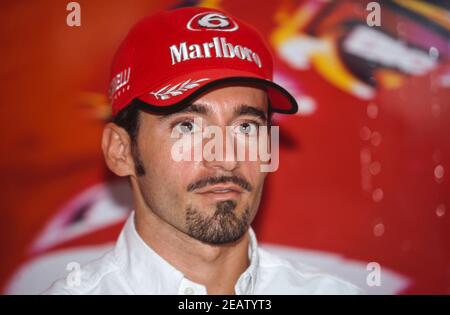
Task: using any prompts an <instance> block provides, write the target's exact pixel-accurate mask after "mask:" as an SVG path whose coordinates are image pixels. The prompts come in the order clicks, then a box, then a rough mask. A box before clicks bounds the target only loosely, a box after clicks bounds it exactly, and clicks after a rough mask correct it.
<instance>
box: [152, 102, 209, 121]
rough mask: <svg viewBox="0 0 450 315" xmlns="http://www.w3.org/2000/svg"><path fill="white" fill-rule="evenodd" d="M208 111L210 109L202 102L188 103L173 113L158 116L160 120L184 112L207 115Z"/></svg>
mask: <svg viewBox="0 0 450 315" xmlns="http://www.w3.org/2000/svg"><path fill="white" fill-rule="evenodd" d="M209 112H210V110H209V109H208V107H206V106H205V105H203V104H190V105H189V106H187V107H185V108H183V109H182V110H179V111H177V112H174V113H170V114H167V115H163V116H161V117H159V119H160V120H164V119H167V118H169V117H172V116H175V115H178V114H185V113H195V114H203V115H208V114H209Z"/></svg>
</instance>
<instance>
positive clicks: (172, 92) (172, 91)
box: [150, 78, 209, 100]
mask: <svg viewBox="0 0 450 315" xmlns="http://www.w3.org/2000/svg"><path fill="white" fill-rule="evenodd" d="M207 80H209V78H202V79H198V80H194V81H192V79H188V80H186V81H184V82H180V83H178V84H175V85H174V86H173V87H170V84H169V85H166V86H165V87H163V88H162V89H160V90H159V91H157V92H150V94H152V95H154V96H155V97H156V99H157V100H159V99H160V100H167V99H169V98H171V97H172V96H177V95H181V94H183V93H184V92H186V91H187V90H190V89H193V88H195V87H197V86H199V85H200V84H199V83H200V82H203V81H207Z"/></svg>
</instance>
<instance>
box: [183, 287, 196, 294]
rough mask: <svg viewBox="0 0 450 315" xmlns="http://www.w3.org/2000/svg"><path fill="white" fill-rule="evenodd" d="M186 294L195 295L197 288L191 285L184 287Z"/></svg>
mask: <svg viewBox="0 0 450 315" xmlns="http://www.w3.org/2000/svg"><path fill="white" fill-rule="evenodd" d="M184 294H186V295H193V294H195V290H194V289H193V288H191V287H187V288H186V289H184Z"/></svg>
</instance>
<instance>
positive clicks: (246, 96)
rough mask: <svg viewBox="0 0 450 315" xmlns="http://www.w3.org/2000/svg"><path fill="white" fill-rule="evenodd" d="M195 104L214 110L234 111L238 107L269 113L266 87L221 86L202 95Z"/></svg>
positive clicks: (248, 85) (247, 85)
mask: <svg viewBox="0 0 450 315" xmlns="http://www.w3.org/2000/svg"><path fill="white" fill-rule="evenodd" d="M193 103H201V104H204V105H205V106H208V107H210V109H212V110H234V109H235V108H236V107H237V106H242V105H246V106H252V107H255V108H258V109H261V110H264V111H267V107H268V96H267V92H266V91H265V89H264V87H262V86H259V85H256V84H255V85H253V84H245V85H232V84H227V85H221V86H217V87H214V88H212V89H210V90H208V91H207V92H206V93H204V94H202V95H200V96H199V97H198V98H196V99H195V100H194V102H193Z"/></svg>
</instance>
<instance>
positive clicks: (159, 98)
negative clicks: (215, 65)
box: [136, 69, 298, 114]
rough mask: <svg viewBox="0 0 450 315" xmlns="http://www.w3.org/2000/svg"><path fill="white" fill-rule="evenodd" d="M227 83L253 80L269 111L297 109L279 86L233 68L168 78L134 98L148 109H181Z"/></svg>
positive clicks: (285, 111) (160, 110)
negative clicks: (262, 91) (265, 96)
mask: <svg viewBox="0 0 450 315" xmlns="http://www.w3.org/2000/svg"><path fill="white" fill-rule="evenodd" d="M228 83H236V84H239V83H255V84H258V85H261V86H264V87H265V88H266V90H267V93H268V97H269V100H270V108H271V111H272V112H277V113H282V114H295V113H296V112H297V110H298V105H297V101H296V100H295V98H294V97H293V96H292V95H291V94H290V93H289V92H288V91H286V90H285V89H284V88H283V87H281V86H280V85H278V84H276V83H274V82H272V81H270V80H267V79H265V78H263V77H259V76H257V75H255V74H254V73H250V72H246V71H240V70H233V69H209V70H201V71H194V72H190V73H188V74H183V75H179V76H176V77H172V78H168V79H166V80H163V81H162V82H161V83H160V84H159V85H158V86H156V87H153V88H149V89H148V90H146V91H145V92H143V93H142V94H140V95H139V96H138V97H137V98H136V99H137V100H139V101H141V102H144V103H145V105H146V107H147V108H148V109H149V110H151V111H154V112H157V113H166V112H174V111H177V110H181V109H183V108H184V107H185V106H187V105H188V104H190V103H191V102H192V101H194V99H195V98H197V97H198V96H199V95H201V94H202V93H204V92H205V91H207V90H209V89H211V88H212V87H215V86H219V85H223V84H228Z"/></svg>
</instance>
